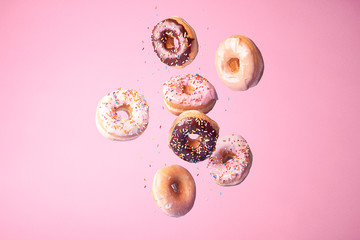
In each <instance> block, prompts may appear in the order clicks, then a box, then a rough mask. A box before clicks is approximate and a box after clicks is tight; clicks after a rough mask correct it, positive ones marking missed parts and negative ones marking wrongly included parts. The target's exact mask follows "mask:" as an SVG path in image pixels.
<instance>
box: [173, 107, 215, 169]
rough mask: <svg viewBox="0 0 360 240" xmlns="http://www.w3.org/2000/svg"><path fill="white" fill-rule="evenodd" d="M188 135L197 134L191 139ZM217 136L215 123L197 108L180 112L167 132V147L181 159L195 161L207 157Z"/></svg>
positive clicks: (213, 146)
mask: <svg viewBox="0 0 360 240" xmlns="http://www.w3.org/2000/svg"><path fill="white" fill-rule="evenodd" d="M190 135H197V138H196V139H192V138H191V136H190ZM218 136H219V126H218V125H217V123H216V122H215V121H214V120H212V119H210V118H209V117H208V116H206V115H205V114H204V113H202V112H199V111H197V110H190V111H186V112H183V113H181V114H180V115H179V116H178V117H177V118H176V119H175V121H174V123H173V125H172V127H171V129H170V132H169V142H170V144H169V147H170V148H171V150H172V151H173V152H174V153H175V154H176V155H177V156H178V157H180V158H181V159H183V160H185V161H187V162H190V163H196V162H199V161H203V160H205V159H206V158H208V157H209V156H210V155H211V154H212V152H213V151H214V150H215V146H216V140H217V138H218Z"/></svg>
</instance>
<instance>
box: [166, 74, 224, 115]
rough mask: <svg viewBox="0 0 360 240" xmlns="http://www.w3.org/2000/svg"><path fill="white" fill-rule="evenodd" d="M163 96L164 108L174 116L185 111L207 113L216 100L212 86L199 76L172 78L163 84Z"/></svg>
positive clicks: (190, 75)
mask: <svg viewBox="0 0 360 240" xmlns="http://www.w3.org/2000/svg"><path fill="white" fill-rule="evenodd" d="M163 96H164V102H165V106H166V107H167V109H168V110H169V111H170V112H171V113H173V114H175V115H179V114H180V113H182V112H184V111H187V110H198V111H201V112H203V113H208V112H209V111H210V110H211V109H212V108H213V107H214V105H215V103H216V100H217V99H218V98H217V94H216V90H215V88H214V86H213V85H212V84H211V83H210V82H209V81H208V80H207V79H206V78H204V77H202V76H200V75H199V74H183V75H180V76H176V77H172V78H171V79H170V80H168V81H166V82H165V83H164V86H163Z"/></svg>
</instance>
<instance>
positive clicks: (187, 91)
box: [182, 85, 195, 95]
mask: <svg viewBox="0 0 360 240" xmlns="http://www.w3.org/2000/svg"><path fill="white" fill-rule="evenodd" d="M194 90H195V88H193V87H192V86H188V85H184V86H183V88H182V92H183V93H185V94H187V95H190V94H192V93H193V92H194Z"/></svg>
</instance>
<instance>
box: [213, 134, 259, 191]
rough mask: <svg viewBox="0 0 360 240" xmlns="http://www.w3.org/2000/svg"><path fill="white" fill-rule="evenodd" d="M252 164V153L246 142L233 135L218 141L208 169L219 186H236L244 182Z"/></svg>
mask: <svg viewBox="0 0 360 240" xmlns="http://www.w3.org/2000/svg"><path fill="white" fill-rule="evenodd" d="M251 164H252V153H251V151H250V148H249V145H248V144H247V142H246V140H245V139H244V138H243V137H241V136H239V135H234V134H232V135H231V136H226V137H221V138H219V139H218V141H217V143H216V150H215V151H214V152H213V154H212V155H211V157H210V158H209V164H208V169H209V171H210V175H211V176H212V177H213V178H214V180H215V182H216V183H217V184H219V185H222V186H234V185H237V184H240V183H241V182H242V181H244V179H245V178H246V176H247V175H248V174H249V171H250V168H251Z"/></svg>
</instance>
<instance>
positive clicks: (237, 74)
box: [215, 35, 264, 91]
mask: <svg viewBox="0 0 360 240" xmlns="http://www.w3.org/2000/svg"><path fill="white" fill-rule="evenodd" d="M215 66H216V70H217V73H218V76H219V78H220V79H221V80H222V81H223V82H224V83H225V85H226V86H228V87H229V88H231V89H232V90H237V91H244V90H247V89H249V88H251V87H254V86H256V85H257V84H258V82H259V81H260V79H261V77H262V75H263V72H264V61H263V58H262V55H261V53H260V50H259V49H258V48H257V46H256V45H255V43H254V42H253V41H251V40H250V39H249V38H247V37H245V36H242V35H235V36H232V37H229V38H228V39H226V40H225V41H223V42H222V43H220V45H219V48H218V50H217V52H216V58H215Z"/></svg>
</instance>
